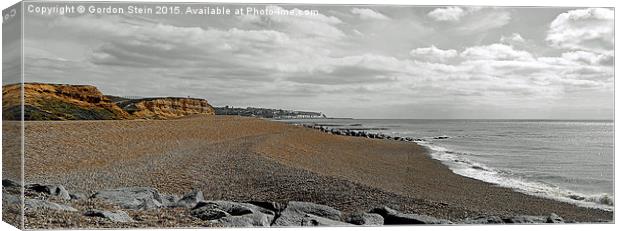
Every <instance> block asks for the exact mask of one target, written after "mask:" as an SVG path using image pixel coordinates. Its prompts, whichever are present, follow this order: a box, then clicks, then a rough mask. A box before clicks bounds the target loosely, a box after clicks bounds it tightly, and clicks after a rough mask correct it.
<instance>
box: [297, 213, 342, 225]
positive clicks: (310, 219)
mask: <svg viewBox="0 0 620 231" xmlns="http://www.w3.org/2000/svg"><path fill="white" fill-rule="evenodd" d="M352 225H353V224H349V223H344V222H341V221H335V220H331V219H327V218H324V217H319V216H316V215H312V214H306V215H305V216H304V217H303V218H302V219H301V226H352Z"/></svg>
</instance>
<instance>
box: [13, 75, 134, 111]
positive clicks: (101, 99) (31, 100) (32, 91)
mask: <svg viewBox="0 0 620 231" xmlns="http://www.w3.org/2000/svg"><path fill="white" fill-rule="evenodd" d="M19 94H20V85H19V84H12V85H6V86H3V87H2V97H3V100H2V110H3V113H2V114H3V117H4V118H3V119H8V120H19V119H20V118H19V116H20V112H19V111H20V103H19V98H20V97H19ZM5 99H6V100H5ZM128 118H129V114H128V113H127V112H125V111H123V110H122V109H121V108H120V107H118V106H117V105H116V104H115V103H113V102H112V101H110V100H109V99H108V98H107V97H105V96H104V95H103V94H102V93H101V92H100V91H99V90H98V89H97V88H96V87H94V86H88V85H67V84H45V83H26V84H24V119H26V120H112V119H128Z"/></svg>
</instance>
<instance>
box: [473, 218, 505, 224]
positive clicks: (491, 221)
mask: <svg viewBox="0 0 620 231" xmlns="http://www.w3.org/2000/svg"><path fill="white" fill-rule="evenodd" d="M463 223H465V224H502V223H504V221H503V220H502V218H500V217H498V216H480V217H476V218H473V219H472V218H467V219H465V220H464V221H463Z"/></svg>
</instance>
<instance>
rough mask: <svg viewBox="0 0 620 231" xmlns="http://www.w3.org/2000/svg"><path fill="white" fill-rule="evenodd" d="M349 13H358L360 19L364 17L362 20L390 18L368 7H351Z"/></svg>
mask: <svg viewBox="0 0 620 231" xmlns="http://www.w3.org/2000/svg"><path fill="white" fill-rule="evenodd" d="M351 13H353V14H356V15H358V16H359V17H360V18H361V19H364V20H372V19H375V20H389V19H390V18H389V17H387V16H385V15H384V14H382V13H379V12H377V11H374V10H371V9H368V8H353V9H351Z"/></svg>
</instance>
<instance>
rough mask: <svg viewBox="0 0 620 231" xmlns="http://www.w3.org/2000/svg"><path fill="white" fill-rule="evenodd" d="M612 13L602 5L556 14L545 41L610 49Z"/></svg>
mask: <svg viewBox="0 0 620 231" xmlns="http://www.w3.org/2000/svg"><path fill="white" fill-rule="evenodd" d="M613 23H614V12H613V10H610V9H605V8H588V9H579V10H571V11H568V12H565V13H562V14H560V15H558V16H557V17H556V18H555V19H554V20H553V22H551V25H550V26H549V31H548V33H547V37H546V40H547V41H548V42H549V43H550V44H551V45H552V46H554V47H557V48H566V49H573V50H586V51H596V52H599V53H602V52H610V51H611V50H612V49H613V45H614V41H613V39H614V25H613Z"/></svg>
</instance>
